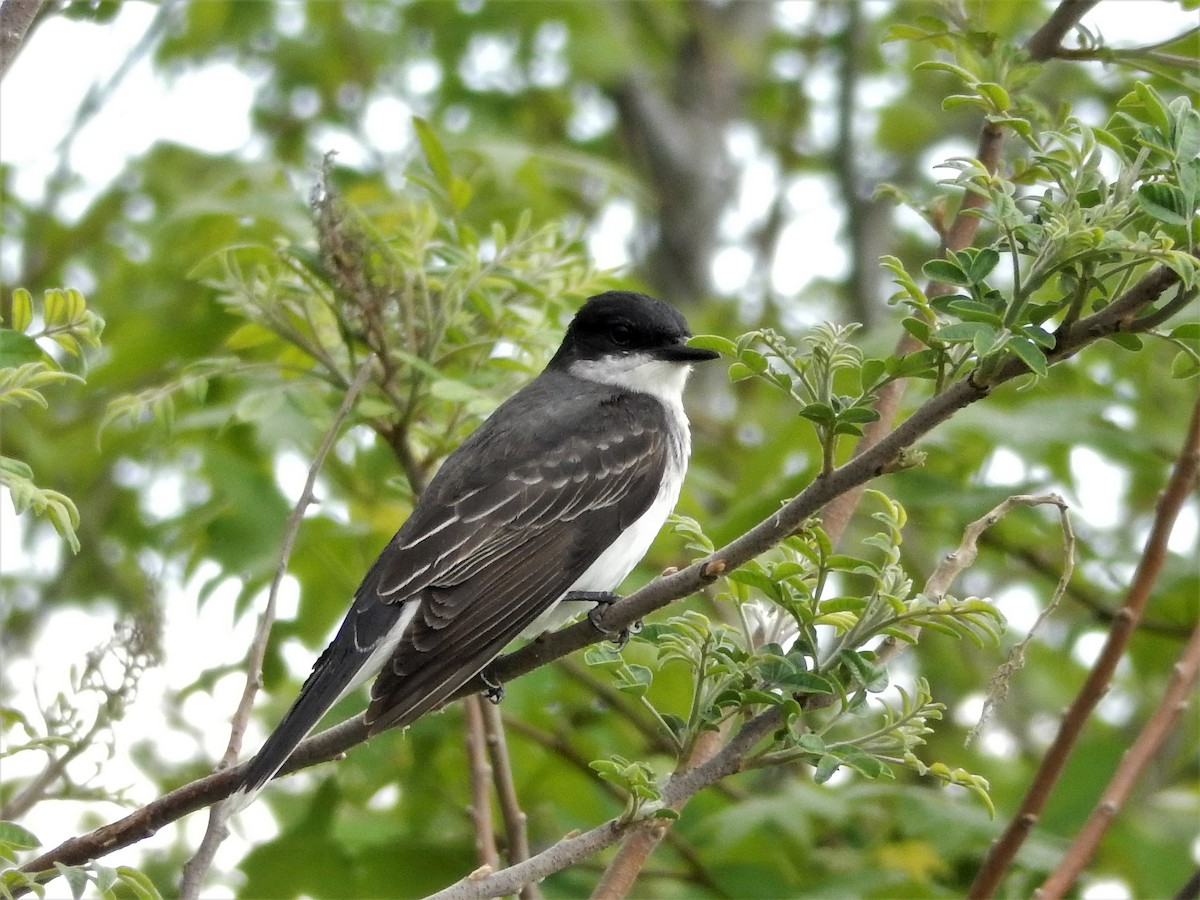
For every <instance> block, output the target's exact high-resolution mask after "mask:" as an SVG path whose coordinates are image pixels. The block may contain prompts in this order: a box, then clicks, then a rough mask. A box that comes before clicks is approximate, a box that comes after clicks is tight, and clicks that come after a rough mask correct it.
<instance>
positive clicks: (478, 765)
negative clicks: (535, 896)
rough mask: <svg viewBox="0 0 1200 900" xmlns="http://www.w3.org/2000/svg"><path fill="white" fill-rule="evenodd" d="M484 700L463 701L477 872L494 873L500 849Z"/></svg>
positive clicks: (475, 696)
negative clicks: (497, 839) (484, 716)
mask: <svg viewBox="0 0 1200 900" xmlns="http://www.w3.org/2000/svg"><path fill="white" fill-rule="evenodd" d="M484 703H485V701H484V699H483V697H481V696H480V695H479V694H473V695H471V696H470V697H467V698H466V699H464V700H463V707H464V709H465V710H466V716H465V718H466V729H465V731H466V744H467V771H468V773H469V775H470V780H471V823H472V825H474V828H475V855H476V856H477V857H479V865H480V868H479V869H478V870H477V871H481V872H483V871H487V872H495V871H496V870H497V869H499V868H500V851H499V850H497V849H496V829H495V827H494V826H493V824H492V795H491V790H490V788H491V785H492V777H493V770H492V765H491V763H490V762H488V751H487V734H486V732H485V727H484V722H483V709H482V707H483V705H484Z"/></svg>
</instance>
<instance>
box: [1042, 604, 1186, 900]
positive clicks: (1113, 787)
mask: <svg viewBox="0 0 1200 900" xmlns="http://www.w3.org/2000/svg"><path fill="white" fill-rule="evenodd" d="M1197 677H1200V625H1197V626H1196V629H1195V631H1193V632H1192V638H1191V640H1189V641H1188V643H1187V646H1186V647H1185V648H1184V651H1183V653H1182V654H1181V655H1180V657H1179V661H1178V662H1177V663H1175V667H1174V668H1173V669H1172V670H1171V680H1170V682H1169V683H1168V684H1167V690H1166V692H1165V693H1164V694H1163V698H1162V702H1161V703H1160V704H1159V705H1158V708H1157V709H1156V710H1155V711H1154V713H1153V715H1151V716H1150V718H1149V720H1148V721H1147V722H1146V724H1145V726H1144V727H1143V728H1142V730H1141V732H1140V733H1139V734H1138V736H1137V740H1135V741H1134V742H1133V746H1132V747H1130V748H1129V750H1128V752H1126V754H1125V755H1124V756H1123V757H1121V763H1120V765H1118V766H1117V771H1116V772H1115V773H1114V774H1113V777H1112V781H1110V782H1109V783H1108V787H1107V788H1106V789H1105V791H1104V795H1103V796H1102V797H1101V798H1100V802H1099V803H1098V804H1097V805H1096V808H1095V809H1093V810H1092V814H1091V815H1090V816H1089V817H1088V820H1087V822H1086V824H1084V826H1083V829H1082V830H1081V831H1080V832H1079V834H1077V835H1076V836H1075V840H1074V841H1073V842H1072V843H1071V846H1070V848H1068V850H1067V853H1066V855H1065V856H1064V857H1063V858H1062V861H1061V862H1060V863H1059V864H1058V868H1057V869H1055V870H1054V872H1053V873H1052V874H1051V875H1050V877H1049V878H1047V879H1046V880H1045V882H1043V883H1042V886H1041V887H1040V888H1039V889H1038V890H1037V892H1036V893H1035V894H1034V896H1035V897H1037V898H1046V900H1054V898H1058V897H1061V896H1062V895H1063V894H1065V893H1066V891H1067V889H1068V888H1069V887H1070V886H1071V885H1072V883H1074V881H1075V879H1076V878H1078V877H1079V873H1080V872H1082V871H1083V867H1084V866H1086V865H1087V863H1088V861H1089V860H1090V859H1091V858H1092V854H1093V853H1095V852H1096V845H1097V844H1099V843H1100V839H1101V838H1102V837H1104V833H1105V832H1106V831H1107V830H1108V826H1109V825H1110V824H1111V823H1112V820H1113V818H1114V817H1115V816H1116V814H1117V813H1118V812H1119V811H1120V809H1121V806H1122V805H1123V804H1124V803H1125V801H1126V800H1127V799H1129V794H1130V792H1131V791H1132V790H1133V788H1134V785H1136V784H1137V781H1138V779H1139V778H1140V777H1141V774H1142V772H1143V771H1144V770H1145V768H1146V766H1148V765H1149V764H1150V761H1151V760H1152V759H1153V758H1154V754H1155V753H1157V752H1158V749H1159V748H1160V747H1161V746H1162V743H1163V741H1164V740H1166V737H1167V735H1168V734H1170V733H1171V729H1172V728H1173V727H1174V726H1175V722H1176V721H1177V720H1178V719H1179V717H1180V715H1182V713H1183V711H1184V710H1185V709H1186V708H1187V705H1188V699H1189V697H1190V695H1191V693H1192V689H1193V688H1194V687H1195V685H1196V679H1197Z"/></svg>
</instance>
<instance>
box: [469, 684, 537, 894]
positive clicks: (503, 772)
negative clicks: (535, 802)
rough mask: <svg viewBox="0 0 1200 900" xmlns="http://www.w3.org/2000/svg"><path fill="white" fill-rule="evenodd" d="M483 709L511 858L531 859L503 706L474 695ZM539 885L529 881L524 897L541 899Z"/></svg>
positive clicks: (493, 779)
mask: <svg viewBox="0 0 1200 900" xmlns="http://www.w3.org/2000/svg"><path fill="white" fill-rule="evenodd" d="M475 699H476V700H478V701H479V705H480V707H481V710H482V712H483V733H484V738H485V739H486V740H487V751H488V758H489V759H491V761H492V782H493V784H495V786H496V799H497V800H498V801H499V803H500V818H501V819H503V820H504V834H505V837H507V838H508V853H507V856H508V862H509V865H512V864H513V863H519V862H524V861H525V860H527V859H529V832H528V830H527V829H526V827H525V826H526V816H525V813H524V811H523V810H522V809H521V804H520V802H519V801H518V800H517V786H516V783H515V781H514V780H513V773H512V760H511V759H509V756H508V742H507V741H506V740H505V739H504V720H503V719H502V718H501V716H500V708H499V707H498V706H496V704H494V703H488V702H486V701H485V700H484V699H483V698H482V697H481V696H480V695H479V694H476V695H475ZM540 898H541V891H539V890H538V889H537V885H534V884H527V885H525V887H523V888H522V889H521V900H540Z"/></svg>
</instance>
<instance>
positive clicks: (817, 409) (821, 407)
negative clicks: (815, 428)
mask: <svg viewBox="0 0 1200 900" xmlns="http://www.w3.org/2000/svg"><path fill="white" fill-rule="evenodd" d="M800 416H801V417H802V418H805V419H811V420H812V421H814V422H818V423H821V424H828V423H830V422H832V421H833V419H834V415H833V408H832V407H831V406H830V405H829V404H828V403H806V404H804V406H803V407H801V408H800Z"/></svg>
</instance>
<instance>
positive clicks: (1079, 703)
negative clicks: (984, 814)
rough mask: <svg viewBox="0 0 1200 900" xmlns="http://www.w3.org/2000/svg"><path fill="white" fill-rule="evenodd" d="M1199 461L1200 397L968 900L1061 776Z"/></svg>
mask: <svg viewBox="0 0 1200 900" xmlns="http://www.w3.org/2000/svg"><path fill="white" fill-rule="evenodd" d="M1198 463H1200V399H1198V400H1197V401H1196V404H1195V406H1194V407H1193V408H1192V418H1191V421H1190V422H1189V424H1188V430H1187V436H1186V438H1185V439H1184V444H1183V449H1182V450H1181V451H1180V454H1179V458H1178V459H1177V460H1176V463H1175V468H1174V470H1173V471H1172V473H1171V477H1170V480H1169V481H1168V482H1167V487H1166V489H1165V490H1164V491H1163V493H1162V496H1161V497H1159V501H1158V508H1157V510H1156V512H1155V516H1154V526H1153V528H1152V529H1151V531H1150V536H1149V538H1147V540H1146V547H1145V549H1144V550H1143V551H1142V558H1141V560H1140V561H1139V563H1138V567H1137V570H1136V571H1135V572H1134V575H1133V580H1132V582H1131V583H1130V585H1129V591H1128V593H1127V594H1126V596H1125V603H1124V605H1123V606H1122V608H1121V610H1120V612H1119V613H1117V616H1116V619H1115V620H1114V622H1113V626H1112V629H1111V630H1110V631H1109V633H1108V640H1107V641H1106V642H1105V644H1104V649H1103V650H1102V651H1101V652H1100V656H1099V657H1098V658H1097V660H1096V663H1095V665H1094V666H1092V670H1091V672H1090V673H1089V674H1088V677H1087V680H1086V681H1085V682H1084V684H1083V687H1082V688H1080V690H1079V694H1078V695H1077V696H1076V697H1075V700H1074V702H1073V703H1072V704H1071V706H1070V708H1069V709H1068V710H1067V712H1066V714H1065V715H1064V716H1063V720H1062V722H1061V724H1060V725H1059V730H1058V734H1057V735H1056V736H1055V738H1054V742H1053V743H1052V744H1051V745H1050V749H1049V750H1047V751H1046V755H1045V756H1044V757H1042V762H1041V765H1040V766H1039V767H1038V771H1037V774H1036V775H1035V776H1034V779H1033V782H1032V783H1031V784H1030V785H1029V789H1028V790H1027V791H1026V793H1025V797H1024V799H1022V801H1021V805H1020V807H1019V808H1018V809H1017V811H1016V813H1015V814H1014V815H1013V817H1012V820H1011V821H1010V822H1009V824H1008V827H1007V828H1006V829H1005V830H1004V833H1003V834H1002V835H1001V836H1000V838H999V839H998V840H997V841H996V842H995V843H993V844H992V846H991V848H990V849H989V851H988V855H987V857H986V858H985V859H984V861H983V865H982V866H981V867H980V870H979V873H978V874H977V875H976V876H975V881H974V883H973V884H972V885H971V891H970V894H969V896H970V897H971V898H986V897H991V896H992V895H993V894H994V893H995V892H996V888H997V887H998V886H999V884H1000V880H1001V879H1002V878H1003V877H1004V873H1005V872H1006V871H1008V867H1009V866H1010V865H1011V864H1012V861H1013V859H1014V858H1015V857H1016V855H1017V851H1018V850H1019V849H1020V848H1021V845H1022V844H1023V843H1024V842H1025V838H1026V837H1028V835H1029V833H1030V831H1032V830H1033V826H1034V825H1035V824H1036V823H1037V820H1038V817H1039V816H1040V815H1041V812H1042V809H1043V808H1044V807H1045V805H1046V801H1047V800H1048V799H1049V797H1050V792H1051V791H1052V790H1053V789H1054V785H1055V783H1056V782H1057V781H1058V777H1059V776H1060V775H1061V774H1062V771H1063V768H1064V767H1065V766H1066V763H1067V760H1068V759H1069V758H1070V756H1071V751H1072V750H1073V749H1074V747H1075V742H1076V740H1077V739H1078V737H1079V734H1080V732H1081V731H1082V730H1083V726H1084V725H1085V724H1086V723H1087V720H1088V717H1089V716H1090V715H1091V712H1092V710H1093V709H1095V707H1096V704H1097V703H1099V702H1100V698H1101V697H1103V696H1104V693H1105V691H1106V690H1107V689H1108V685H1109V682H1110V681H1112V676H1113V672H1114V671H1116V668H1117V663H1118V662H1120V660H1121V657H1122V655H1123V654H1124V652H1125V647H1126V645H1127V644H1128V643H1129V638H1130V636H1131V635H1132V634H1133V632H1134V629H1135V627H1136V626H1137V622H1138V619H1140V618H1141V615H1142V611H1143V610H1144V609H1145V608H1146V601H1147V600H1149V598H1150V591H1151V589H1152V588H1153V586H1154V582H1155V580H1156V579H1157V578H1158V575H1159V573H1160V572H1161V571H1162V567H1163V564H1164V563H1165V562H1166V557H1167V540H1168V539H1169V538H1170V536H1171V528H1172V526H1173V525H1174V524H1175V519H1176V517H1177V516H1178V515H1179V510H1180V509H1181V508H1182V507H1183V504H1184V503H1185V502H1186V501H1187V499H1188V497H1189V496H1190V495H1191V491H1192V488H1193V486H1194V485H1195V483H1196V470H1197V465H1198Z"/></svg>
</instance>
